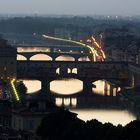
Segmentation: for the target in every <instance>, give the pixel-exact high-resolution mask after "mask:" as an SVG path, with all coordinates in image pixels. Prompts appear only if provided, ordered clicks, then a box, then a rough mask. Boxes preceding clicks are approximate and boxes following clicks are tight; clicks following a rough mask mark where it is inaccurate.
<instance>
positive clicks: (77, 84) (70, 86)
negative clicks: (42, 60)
mask: <svg viewBox="0 0 140 140" xmlns="http://www.w3.org/2000/svg"><path fill="white" fill-rule="evenodd" d="M50 90H51V91H52V92H53V93H57V94H62V95H71V94H75V93H78V92H80V91H82V90H83V82H82V81H81V80H78V79H61V80H54V81H52V82H51V83H50Z"/></svg>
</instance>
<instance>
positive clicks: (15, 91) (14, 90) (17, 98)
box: [11, 79, 20, 101]
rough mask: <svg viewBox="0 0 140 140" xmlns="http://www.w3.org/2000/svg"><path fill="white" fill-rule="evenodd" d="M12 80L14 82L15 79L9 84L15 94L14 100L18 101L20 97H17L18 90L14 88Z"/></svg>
mask: <svg viewBox="0 0 140 140" xmlns="http://www.w3.org/2000/svg"><path fill="white" fill-rule="evenodd" d="M14 82H15V79H12V80H11V86H12V89H13V92H14V94H15V96H16V100H17V101H19V100H20V99H19V96H18V92H17V90H16V86H15V84H14Z"/></svg>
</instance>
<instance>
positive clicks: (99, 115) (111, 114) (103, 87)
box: [18, 55, 136, 125]
mask: <svg viewBox="0 0 140 140" xmlns="http://www.w3.org/2000/svg"><path fill="white" fill-rule="evenodd" d="M19 59H22V60H23V59H24V58H23V57H21V58H18V60H19ZM46 59H47V60H48V59H49V57H46V56H44V55H37V56H34V57H32V60H46ZM60 60H65V61H73V59H72V58H70V57H59V58H58V60H57V61H60ZM84 61H85V59H84ZM87 61H88V60H87ZM23 82H24V84H25V85H26V87H27V88H28V94H33V93H34V92H35V91H38V90H40V89H41V82H40V81H33V80H24V81H23ZM93 84H94V85H95V86H96V88H95V87H94V88H93V89H92V91H93V94H99V95H101V96H104V95H107V96H110V88H111V85H110V84H109V82H108V81H106V80H99V81H96V82H93ZM50 88H51V91H52V92H54V93H57V94H64V95H69V94H74V93H77V92H79V91H82V90H83V83H82V81H80V80H78V79H65V80H64V79H62V80H55V81H52V82H51V83H50ZM120 90H121V89H120V88H116V87H114V88H113V96H116V95H117V94H118V92H119V91H120ZM61 104H62V99H61V98H57V99H56V105H58V106H61ZM64 104H65V106H68V105H69V104H70V100H69V99H66V100H64ZM76 104H77V100H76V98H73V99H72V105H73V106H76ZM71 111H72V112H75V113H77V114H78V117H79V118H80V119H82V120H84V121H87V120H91V119H97V120H99V121H101V122H102V123H105V122H110V123H113V124H114V125H118V124H122V125H126V124H127V123H129V122H130V121H132V120H135V119H136V117H135V115H133V114H132V113H131V112H129V111H128V110H125V109H124V110H121V109H101V108H100V109H91V108H87V109H76V108H75V109H71Z"/></svg>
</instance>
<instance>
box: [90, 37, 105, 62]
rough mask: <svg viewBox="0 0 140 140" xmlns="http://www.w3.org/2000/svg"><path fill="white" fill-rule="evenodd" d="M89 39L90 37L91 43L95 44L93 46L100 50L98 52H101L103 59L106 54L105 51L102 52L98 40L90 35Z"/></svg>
mask: <svg viewBox="0 0 140 140" xmlns="http://www.w3.org/2000/svg"><path fill="white" fill-rule="evenodd" d="M91 39H92V41H93V43H94V44H95V46H96V47H97V48H98V49H99V50H100V52H101V54H102V57H103V58H104V59H106V55H105V53H104V51H103V49H102V47H101V46H100V45H99V44H98V42H97V41H96V39H95V38H94V37H93V36H92V37H91Z"/></svg>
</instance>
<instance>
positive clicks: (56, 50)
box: [15, 45, 92, 61]
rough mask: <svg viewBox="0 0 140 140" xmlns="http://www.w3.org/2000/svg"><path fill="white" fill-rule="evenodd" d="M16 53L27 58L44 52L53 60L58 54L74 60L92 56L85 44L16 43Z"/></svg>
mask: <svg viewBox="0 0 140 140" xmlns="http://www.w3.org/2000/svg"><path fill="white" fill-rule="evenodd" d="M15 47H17V55H21V56H23V57H25V58H26V59H27V60H30V58H31V57H32V56H34V55H37V54H45V55H46V56H49V57H50V59H51V60H52V61H55V60H56V58H57V57H59V56H70V57H72V58H73V59H74V61H79V59H80V58H88V59H89V60H90V59H91V58H92V54H91V53H90V51H89V49H88V48H87V47H86V46H85V47H83V46H73V45H17V46H15Z"/></svg>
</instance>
